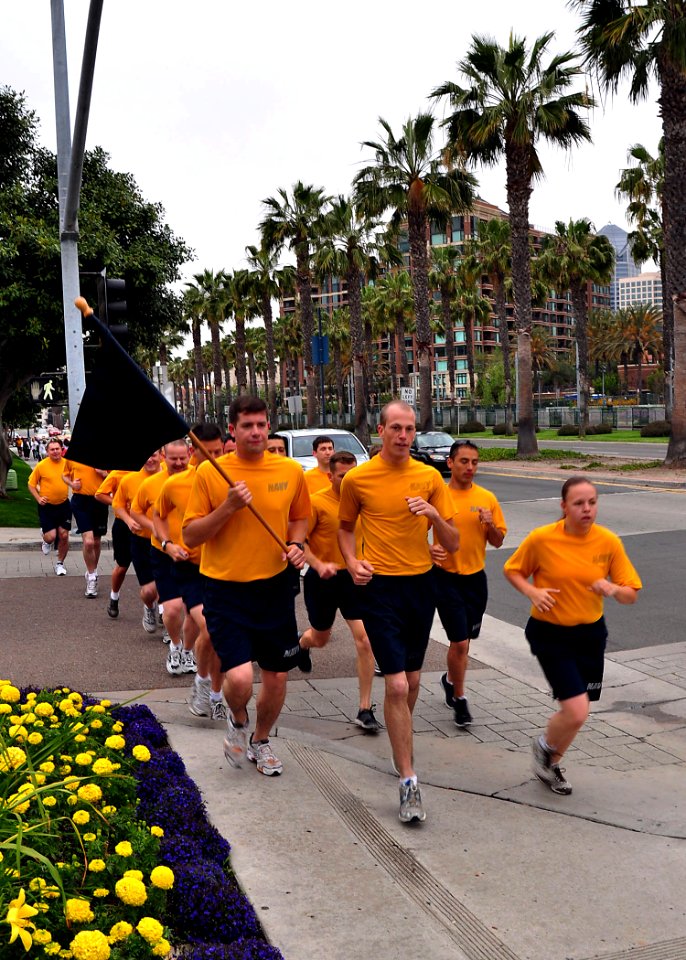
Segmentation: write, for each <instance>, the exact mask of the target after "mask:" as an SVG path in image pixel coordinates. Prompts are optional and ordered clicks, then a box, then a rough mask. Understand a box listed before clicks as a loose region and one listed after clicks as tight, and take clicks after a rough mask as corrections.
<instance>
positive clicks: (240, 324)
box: [233, 313, 248, 395]
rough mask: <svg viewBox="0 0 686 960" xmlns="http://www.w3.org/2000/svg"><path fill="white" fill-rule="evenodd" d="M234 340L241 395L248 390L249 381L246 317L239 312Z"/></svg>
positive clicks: (237, 389) (238, 385)
mask: <svg viewBox="0 0 686 960" xmlns="http://www.w3.org/2000/svg"><path fill="white" fill-rule="evenodd" d="M233 342H234V347H235V350H236V392H237V393H238V394H239V395H240V394H242V393H247V392H248V382H247V375H246V369H245V317H242V316H240V314H238V313H237V314H236V332H235V334H234V338H233Z"/></svg>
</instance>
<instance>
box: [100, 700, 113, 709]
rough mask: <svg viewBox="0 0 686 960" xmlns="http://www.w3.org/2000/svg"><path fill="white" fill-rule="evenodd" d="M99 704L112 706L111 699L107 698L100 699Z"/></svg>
mask: <svg viewBox="0 0 686 960" xmlns="http://www.w3.org/2000/svg"><path fill="white" fill-rule="evenodd" d="M100 706H101V707H111V706H112V701H111V700H107V699H105V700H101V701H100Z"/></svg>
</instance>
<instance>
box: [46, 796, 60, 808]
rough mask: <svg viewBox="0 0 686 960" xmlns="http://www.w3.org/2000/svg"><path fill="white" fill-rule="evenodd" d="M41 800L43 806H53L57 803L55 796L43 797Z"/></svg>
mask: <svg viewBox="0 0 686 960" xmlns="http://www.w3.org/2000/svg"><path fill="white" fill-rule="evenodd" d="M42 800H43V806H44V807H54V806H55V804H56V803H57V798H56V797H53V796H47V797H43V798H42Z"/></svg>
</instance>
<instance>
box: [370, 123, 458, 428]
mask: <svg viewBox="0 0 686 960" xmlns="http://www.w3.org/2000/svg"><path fill="white" fill-rule="evenodd" d="M379 123H380V124H381V127H382V130H383V134H382V139H381V140H378V141H374V140H366V141H365V142H364V146H366V147H369V148H370V149H371V150H373V151H374V155H375V156H374V163H372V164H370V165H368V166H366V167H364V168H363V169H362V170H360V171H359V173H358V174H357V175H356V176H355V179H354V185H355V190H356V195H357V198H358V201H359V203H360V204H361V206H362V207H363V208H364V209H365V210H367V211H368V212H369V213H370V214H372V215H376V216H379V215H381V214H383V213H385V212H386V211H388V210H391V211H392V215H391V224H392V226H393V227H394V228H396V229H397V228H399V227H400V224H401V223H402V222H403V221H404V220H407V230H408V239H409V244H410V275H411V278H412V291H413V295H414V307H415V315H416V324H417V359H418V364H419V426H420V429H421V430H430V429H431V428H432V426H433V410H432V405H431V350H432V341H433V337H432V334H431V324H430V309H429V257H428V252H427V230H428V226H429V221H430V220H434V221H440V220H442V219H443V220H445V218H447V217H448V216H449V215H450V214H451V213H462V212H465V211H466V210H468V209H469V207H470V205H471V203H472V199H473V195H474V191H473V188H474V186H475V184H476V181H475V180H474V177H473V176H471V175H470V174H467V173H465V172H464V171H462V170H460V169H454V168H451V169H446V168H445V166H444V165H443V163H442V158H441V153H440V152H439V151H438V150H437V149H436V148H435V147H434V123H435V121H434V117H433V116H432V115H431V114H429V113H423V114H419V115H418V116H417V117H415V118H414V119H413V118H410V119H408V120H407V121H406V122H405V124H404V125H403V128H402V133H401V135H400V137H397V138H396V136H395V134H394V133H393V131H392V129H391V127H390V125H389V124H388V123H387V122H386V120H384V119H383V117H380V118H379Z"/></svg>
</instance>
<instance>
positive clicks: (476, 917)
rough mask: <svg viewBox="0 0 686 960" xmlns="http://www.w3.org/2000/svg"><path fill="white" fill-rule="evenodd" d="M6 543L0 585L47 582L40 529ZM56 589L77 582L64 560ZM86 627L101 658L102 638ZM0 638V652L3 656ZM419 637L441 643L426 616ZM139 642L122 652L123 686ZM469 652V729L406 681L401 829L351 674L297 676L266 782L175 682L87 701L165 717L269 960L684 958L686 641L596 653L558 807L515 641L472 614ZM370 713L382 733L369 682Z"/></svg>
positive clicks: (537, 704) (539, 711)
mask: <svg viewBox="0 0 686 960" xmlns="http://www.w3.org/2000/svg"><path fill="white" fill-rule="evenodd" d="M3 533H4V534H5V535H6V538H7V539H9V537H11V536H12V533H11V531H10V533H9V534H7V531H6V530H5V531H0V540H1V539H3V537H2V534H3ZM22 534H23V536H24V538H25V542H26V544H27V545H29V549H30V551H31V552H30V553H29V552H24V553H20V552H16V551H12V550H8V551H6V552H2V553H1V554H0V576H1V577H7V578H8V580H9V578H11V577H13V576H14V577H38V576H51V568H50V558H44V557H42V556H41V555H40V551H39V550H38V549H37V543H38V533H37V531H30V530H29V531H26V530H25V531H23V532H22ZM16 542H18V541H15V543H16ZM110 563H111V554H109V553H108V554H107V556H106V557H105V558H104V564H105V565H109V564H110ZM108 568H109V566H108ZM103 572H104V567H103ZM70 576H75V577H80V576H82V573H81V572H80V570H79V569H78V562H75V563H74V564H73V570H72V569H71V568H70ZM51 582H54V583H56V584H57V585H59V586H60V590H61V588H62V587H64V586H66V585H68V582H67V584H65V583H64V582H61V581H60V580H59V579H58V580H56V581H55V580H54V578H53V581H51ZM6 586H7V587H8V589H7V591H6V592H7V593H9V590H10V589H11V585H9V584H8V585H6ZM63 593H64V595H65V596H69V597H71V596H73V595H74V594H73V591H67V590H64V591H63ZM61 602H62V601H60V603H61ZM69 602H71V601H69ZM90 609H91V608H88V610H89V611H90ZM93 609H95V608H93ZM57 610H58V611H61V608H59V607H58V608H57ZM89 616H90V613H89ZM93 622H94V624H95V626H94V627H93V632H94V639H93V640H92V642H91V643H90V645H88V646H87V649H88V650H89V651H90V653H89V654H88V655H90V656H95V657H97V656H100V655H102V654H101V652H100V651H101V650H103V649H105V648H106V647H107V643H108V640H109V638H110V637H114V636H115V633H116V630H115V629H114V628H113V629H108V628H110V627H112V624H108V623H102V624H101V622H100V620H99V619H97V618H96V620H94V621H93ZM119 626H122V625H121V624H120V625H119ZM22 630H23V633H22V632H21V631H20V633H19V634H18V636H23V635H25V636H30V635H31V634H30V632H28V631H27V627H26V625H24V626H23V627H22ZM2 633H3V634H4V636H3V640H2V644H1V645H0V650H1V649H3V647H4V646H5V645H11V644H12V643H13V642H20V641H15V638H14V636H13V635H8V631H7V630H5V631H2ZM432 636H433V638H434V639H435V640H437V641H439V642H442V643H444V644H445V636H444V634H443V632H442V630H441V627H440V624H439V622H438V621H436V623H435V624H434V629H433V631H432ZM144 642H145V641H144ZM131 643H132V644H133V643H134V641H131ZM160 646H161V645H160ZM120 648H121V643H120ZM125 649H129V648H128V647H126V648H125ZM131 649H133V647H132V648H131ZM144 649H145V651H146V652H144ZM157 649H158V648H157V647H156V646H154V649H153V648H151V649H150V650H149V651H148V648H147V647H146V648H144V647H143V646H141V648H140V651H141V652H140V653H138V654H137V659H136V661H135V662H136V664H137V670H136V671H134V672H132V674H131V677H132V678H138V677H140V683H141V686H143V685H144V684H145V683H146V679H147V678H148V677H149V676H151V675H154V674H151V673H150V671H149V670H148V669H147V668H146V666H145V663H146V661H145V656H148V657H152V656H155V657H157V653H156V651H157ZM472 653H473V655H474V656H475V657H476V658H477V660H478V662H479V663H478V666H479V669H473V670H471V671H470V673H469V674H468V696H469V700H470V708H471V710H472V713H473V715H474V723H473V725H472V727H471V728H470V729H469V731H459V730H457V729H456V728H455V726H454V724H453V722H452V713H451V711H450V710H448V708H447V707H446V705H445V702H444V700H443V692H442V689H441V686H440V682H439V678H440V673H439V672H432V673H426V674H424V675H423V679H422V687H421V691H420V696H419V699H418V703H417V708H416V712H415V723H414V726H415V733H416V738H415V752H416V762H417V768H418V772H419V777H420V782H421V785H422V795H423V799H424V803H425V807H426V810H427V820H426V822H425V823H424V824H415V825H413V826H411V827H407V826H404V825H402V824H401V823H400V822H399V820H398V786H397V777H396V776H395V775H394V774H393V773H392V772H391V769H390V765H389V756H390V751H389V744H388V738H387V735H386V733H385V732H382V733H381V734H380V735H378V736H375V737H374V736H368V735H365V734H364V733H363V732H362V731H361V730H360V729H359V728H357V727H356V726H354V724H353V723H352V720H353V718H354V716H355V715H356V713H357V706H358V703H357V681H356V679H354V678H352V677H346V678H342V679H316V678H314V679H303V678H302V676H301V675H300V674H299V673H297V672H296V673H295V675H294V678H293V680H291V681H289V684H288V696H287V701H286V706H285V708H284V711H283V713H282V715H281V718H280V721H279V726H278V729H277V730H276V732H275V734H276V735H275V737H274V746H275V749H276V751H277V753H278V755H279V756H280V757H281V758H282V759H283V761H284V766H285V770H284V774H283V776H281V777H278V778H272V779H269V778H266V777H262V776H260V775H259V774H258V773H257V771H256V770H255V769H254V768H253V767H252V765H248V768H247V769H243V770H239V771H236V770H232V769H230V768H229V767H228V765H227V763H226V761H225V760H224V757H223V751H222V740H223V736H224V734H223V729H222V728H221V727H218V726H216V725H214V726H213V725H212V724H211V722H210V721H209V720H208V721H205V720H199V719H197V718H194V717H192V716H191V714H190V713H189V711H188V708H187V706H186V703H185V696H186V693H187V684H186V683H184V684H183V686H182V687H177V686H176V685H175V686H174V688H164V689H163V688H158V689H153V690H148V691H145V690H141V689H138V690H132V691H130V692H127V691H124V690H121V689H116V690H114V691H109V692H108V691H107V690H105V691H102V693H103V695H107V696H109V697H110V698H112V699H113V700H118V701H123V700H126V699H129V697H130V696H140V698H141V699H143V700H145V701H146V702H147V703H149V704H150V706H151V708H152V709H153V710H154V712H155V713H156V715H157V716H158V717H159V718H160V720H161V721H162V722H163V723H164V724H165V726H166V727H167V730H168V732H169V736H170V739H171V742H172V746H173V747H174V749H176V750H178V752H179V753H180V754H181V755H182V757H183V759H184V761H185V763H186V766H187V768H188V772H189V774H190V775H191V776H192V777H193V778H194V779H195V781H196V782H197V783H198V785H199V787H200V789H201V790H202V792H203V795H204V798H205V800H206V803H207V807H208V811H209V814H210V816H211V818H212V820H213V821H214V823H215V824H216V826H217V828H218V829H219V830H220V831H221V833H222V834H223V835H224V836H225V837H226V838H227V839H228V840H229V841H230V842H231V844H232V847H233V853H232V866H233V868H234V870H235V872H236V874H237V877H238V879H239V881H240V882H241V884H242V885H243V887H244V888H245V890H246V892H247V893H248V895H249V897H250V899H251V901H252V903H253V905H254V906H255V909H256V911H257V913H258V916H259V917H260V920H261V921H262V923H263V925H264V928H265V931H266V933H267V935H268V937H269V938H270V940H271V941H272V942H273V943H275V944H276V945H277V946H278V947H279V948H280V949H281V950H282V952H283V955H284V957H285V960H321V958H323V957H325V958H327V960H344V958H345V960H368V958H374V960H397V958H398V957H399V956H400V957H402V958H403V960H420V958H421V960H428V958H431V960H567V958H569V960H590V958H593V957H601V958H604V960H684V958H686V910H685V908H684V897H683V891H684V890H685V889H686V859H685V857H684V850H685V844H684V841H685V840H686V806H685V805H684V799H683V798H684V796H685V795H686V642H684V643H672V644H665V645H663V646H653V647H648V648H644V649H642V650H631V651H625V652H621V653H614V654H611V655H610V657H609V660H608V663H607V671H606V678H605V687H604V691H603V697H602V699H601V701H600V703H599V704H598V705H596V706H595V707H594V710H593V713H592V716H591V720H590V721H589V723H588V724H587V725H586V727H585V728H584V730H583V731H582V733H581V735H580V736H579V737H578V738H577V741H576V743H575V745H574V747H573V749H572V750H570V752H569V754H568V756H567V758H566V768H567V775H568V777H569V779H570V781H571V782H572V784H573V786H574V793H573V794H572V796H570V797H558V796H555V795H554V794H552V793H551V792H550V791H548V790H547V789H546V788H545V787H543V786H542V785H541V784H540V783H539V782H538V781H536V780H535V779H534V778H533V777H532V775H531V773H530V740H531V737H532V736H533V735H534V734H536V733H538V732H539V731H540V729H541V728H542V726H543V724H544V723H545V720H546V718H547V717H548V715H549V713H550V712H551V710H552V702H551V700H550V697H549V694H548V693H547V690H546V687H545V684H544V683H543V682H542V677H541V674H540V671H539V669H538V667H537V664H536V662H535V661H534V659H533V658H532V657H531V656H530V654H529V653H528V647H527V645H526V641H525V640H524V638H523V632H522V630H521V629H520V628H518V627H513V626H511V625H509V624H507V623H504V622H502V621H499V620H495V619H494V618H492V617H486V618H485V622H484V629H483V631H482V637H480V638H479V640H478V641H475V642H474V644H473V647H472ZM84 655H86V654H84V653H83V651H82V650H81V649H80V648H78V649H77V647H74V648H73V651H70V657H71V658H72V660H73V661H74V663H73V664H72V660H70V659H63V660H60V661H59V662H57V663H56V664H55V665H54V667H52V668H51V669H53V670H54V671H55V672H56V673H57V672H60V673H61V676H64V677H65V678H68V677H69V676H70V670H73V669H75V668H76V659H77V658H78V657H83V656H84ZM314 656H315V657H316V656H317V654H316V652H315V655H314ZM315 670H316V667H315ZM103 679H104V678H103ZM17 680H18V681H19V682H21V678H17ZM132 682H138V679H132ZM148 682H149V680H148ZM89 692H95V691H92V690H91V691H89ZM374 698H375V700H376V702H377V703H378V704H379V708H378V709H377V714H378V715H379V716H380V718H381V719H383V709H382V705H383V680H381V679H375V681H374ZM252 716H253V717H254V709H253V710H252Z"/></svg>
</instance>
